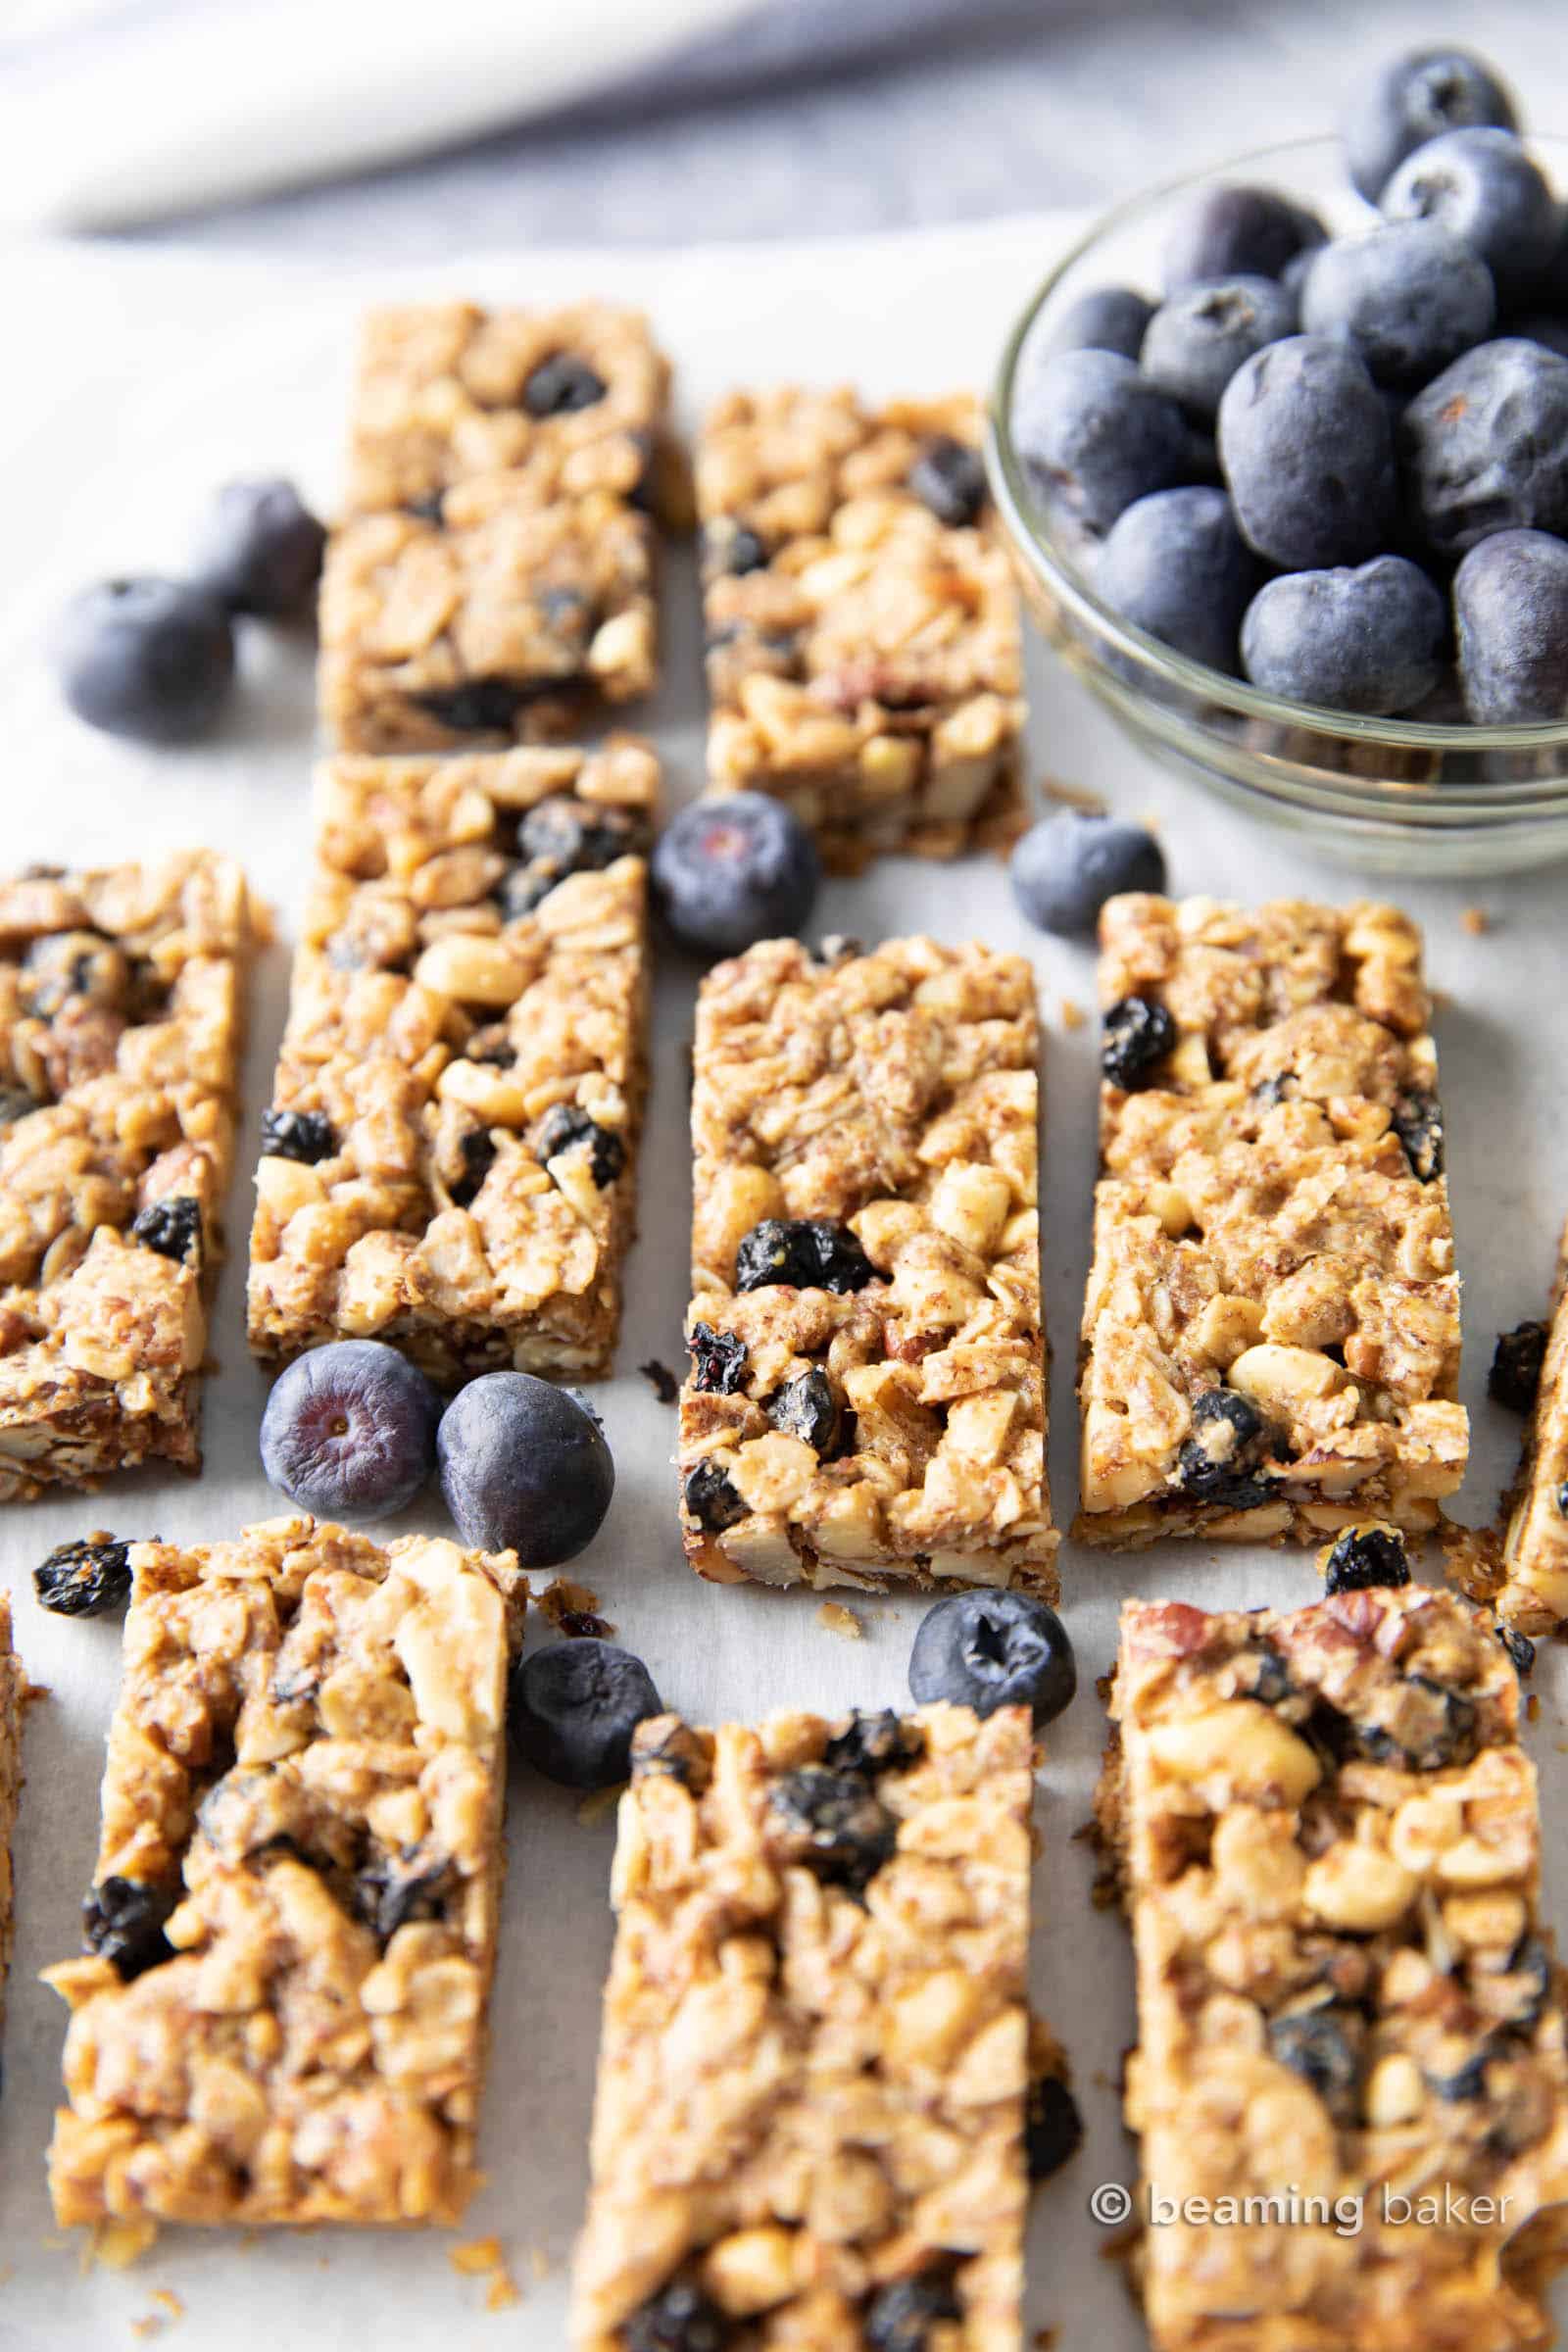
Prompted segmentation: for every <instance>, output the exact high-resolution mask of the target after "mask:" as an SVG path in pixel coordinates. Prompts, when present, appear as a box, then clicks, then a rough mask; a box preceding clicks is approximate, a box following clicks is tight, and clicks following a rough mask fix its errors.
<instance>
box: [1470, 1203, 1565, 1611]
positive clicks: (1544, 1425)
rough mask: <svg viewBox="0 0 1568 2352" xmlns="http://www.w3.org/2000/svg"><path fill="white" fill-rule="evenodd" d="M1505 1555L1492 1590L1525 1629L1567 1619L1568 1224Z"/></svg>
mask: <svg viewBox="0 0 1568 2352" xmlns="http://www.w3.org/2000/svg"><path fill="white" fill-rule="evenodd" d="M1505 1502H1506V1509H1507V1522H1506V1527H1505V1530H1504V1533H1503V1538H1502V1545H1501V1560H1500V1564H1499V1568H1498V1573H1497V1575H1496V1577H1495V1580H1489V1585H1488V1597H1489V1598H1490V1599H1491V1600H1492V1601H1493V1603H1494V1605H1495V1608H1496V1611H1497V1614H1498V1616H1499V1617H1502V1618H1505V1619H1506V1621H1507V1622H1508V1624H1510V1625H1512V1626H1516V1627H1517V1628H1518V1630H1519V1632H1520V1633H1522V1634H1547V1633H1552V1632H1554V1631H1555V1629H1556V1628H1557V1627H1558V1626H1559V1625H1561V1624H1562V1623H1563V1621H1564V1620H1565V1619H1568V1226H1565V1227H1564V1228H1563V1235H1562V1240H1561V1242H1560V1243H1559V1244H1558V1252H1557V1277H1556V1281H1555V1283H1554V1284H1553V1286H1552V1294H1551V1304H1550V1307H1549V1308H1548V1310H1547V1322H1546V1344H1545V1353H1544V1360H1543V1362H1542V1367H1541V1382H1540V1386H1539V1388H1538V1389H1537V1391H1536V1398H1535V1403H1534V1405H1533V1406H1532V1408H1531V1412H1530V1419H1529V1423H1528V1426H1527V1428H1526V1431H1525V1442H1524V1447H1523V1450H1522V1452H1521V1454H1520V1459H1519V1469H1518V1473H1517V1475H1516V1477H1515V1479H1514V1482H1513V1485H1512V1487H1511V1488H1510V1489H1509V1492H1508V1495H1507V1496H1506V1497H1505Z"/></svg>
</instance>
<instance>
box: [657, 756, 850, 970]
mask: <svg viewBox="0 0 1568 2352" xmlns="http://www.w3.org/2000/svg"><path fill="white" fill-rule="evenodd" d="M651 878H652V883H653V891H654V898H655V902H656V904H657V905H658V907H659V910H660V912H661V914H662V916H663V918H664V921H665V922H666V923H667V924H668V926H669V928H670V930H671V931H672V932H673V933H674V935H675V937H676V939H678V940H679V941H680V943H681V945H682V946H683V947H687V948H693V949H695V950H697V952H698V953H699V954H702V955H715V956H716V955H723V956H733V955H738V954H739V953H740V952H741V951H742V950H743V949H745V948H749V947H752V946H754V945H755V944H756V942H757V941H758V940H760V939H779V938H794V937H798V936H799V934H800V933H801V932H802V931H803V930H804V929H805V927H806V924H807V923H808V921H809V919H810V913H811V908H812V907H813V906H814V905H815V903H816V894H817V889H818V887H819V885H820V883H821V879H822V866H821V860H820V859H819V858H818V857H817V854H816V845H815V843H814V842H813V841H812V839H811V837H810V835H809V833H808V832H807V830H806V827H805V826H804V825H803V824H802V823H801V820H800V818H799V817H798V816H796V815H795V813H794V812H793V810H791V809H787V808H786V807H785V806H784V804H783V802H782V801H775V800H771V799H770V798H769V797H768V795H767V794H766V793H761V792H733V793H726V794H723V795H722V796H720V797H717V798H710V799H703V800H697V801H691V802H688V804H687V806H686V807H685V808H684V809H681V810H680V811H679V812H678V813H677V815H676V816H675V817H674V819H673V820H672V821H671V823H669V824H668V825H666V826H665V828H664V830H663V832H662V834H661V835H660V837H659V841H658V843H657V844H656V846H655V849H654V856H653V863H652V868H651Z"/></svg>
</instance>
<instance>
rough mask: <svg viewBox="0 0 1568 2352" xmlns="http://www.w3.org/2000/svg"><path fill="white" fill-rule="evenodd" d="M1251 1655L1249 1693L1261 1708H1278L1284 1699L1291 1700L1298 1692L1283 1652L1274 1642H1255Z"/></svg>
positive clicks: (1252, 1645)
mask: <svg viewBox="0 0 1568 2352" xmlns="http://www.w3.org/2000/svg"><path fill="white" fill-rule="evenodd" d="M1250 1655H1251V1657H1252V1660H1253V1669H1252V1687H1251V1690H1250V1691H1249V1692H1248V1694H1247V1695H1248V1696H1249V1697H1250V1698H1255V1699H1256V1700H1257V1702H1258V1704H1259V1705H1260V1706H1264V1707H1277V1706H1278V1705H1279V1703H1280V1701H1281V1700H1282V1699H1285V1698H1290V1697H1291V1696H1292V1695H1293V1693H1294V1692H1295V1690H1296V1684H1295V1683H1294V1682H1293V1681H1292V1679H1291V1670H1290V1666H1289V1665H1288V1663H1287V1662H1286V1659H1285V1656H1284V1654H1283V1652H1282V1651H1280V1650H1278V1649H1276V1648H1275V1646H1274V1644H1273V1642H1253V1643H1252V1644H1251V1650H1250Z"/></svg>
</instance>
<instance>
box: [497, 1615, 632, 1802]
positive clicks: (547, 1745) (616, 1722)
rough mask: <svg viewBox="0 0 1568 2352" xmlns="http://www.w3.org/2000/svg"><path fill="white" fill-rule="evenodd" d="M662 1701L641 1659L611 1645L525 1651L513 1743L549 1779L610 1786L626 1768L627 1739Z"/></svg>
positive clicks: (511, 1719)
mask: <svg viewBox="0 0 1568 2352" xmlns="http://www.w3.org/2000/svg"><path fill="white" fill-rule="evenodd" d="M662 1712H663V1705H662V1700H661V1698H660V1695H659V1692H658V1691H656V1690H655V1689H654V1682H653V1677H652V1675H651V1674H650V1673H649V1671H648V1669H647V1667H646V1666H645V1665H644V1664H643V1662H642V1660H641V1658H634V1657H633V1656H632V1655H631V1653H630V1651H629V1650H624V1649H617V1648H616V1646H615V1644H614V1642H596V1641H581V1642H555V1643H553V1644H552V1645H551V1647H550V1648H549V1649H534V1650H529V1651H527V1652H526V1654H525V1655H524V1656H523V1657H521V1658H520V1659H519V1660H518V1662H517V1665H516V1667H515V1670H514V1673H513V1677H512V1703H511V1706H510V1708H509V1710H508V1715H507V1721H508V1724H509V1726H510V1728H511V1732H512V1738H513V1741H514V1744H515V1746H516V1748H517V1749H518V1751H519V1753H520V1754H522V1755H524V1756H526V1757H527V1759H528V1761H529V1763H530V1764H532V1765H533V1767H534V1768H535V1770H536V1771H538V1772H542V1773H543V1774H544V1776H545V1778H546V1780H547V1781H559V1782H561V1783H562V1784H563V1785H564V1787H565V1788H567V1789H610V1788H613V1786H614V1784H615V1783H616V1782H617V1781H623V1780H625V1778H626V1776H627V1774H628V1773H629V1772H630V1770H631V1736H632V1734H633V1732H634V1731H635V1730H636V1729H637V1726H638V1725H639V1724H640V1723H645V1722H646V1721H647V1720H648V1718H649V1716H650V1715H660V1714H662Z"/></svg>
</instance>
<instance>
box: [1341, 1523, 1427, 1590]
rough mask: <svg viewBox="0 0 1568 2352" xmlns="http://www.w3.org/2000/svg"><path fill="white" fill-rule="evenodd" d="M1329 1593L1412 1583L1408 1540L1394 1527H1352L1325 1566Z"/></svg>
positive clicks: (1347, 1530) (1343, 1536)
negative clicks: (1406, 1553)
mask: <svg viewBox="0 0 1568 2352" xmlns="http://www.w3.org/2000/svg"><path fill="white" fill-rule="evenodd" d="M1323 1575H1324V1589H1325V1591H1326V1592H1329V1593H1366V1592H1369V1591H1370V1590H1371V1589H1372V1588H1373V1587H1374V1586H1398V1585H1407V1584H1408V1583H1409V1582H1410V1563H1409V1561H1408V1560H1407V1559H1406V1558H1405V1556H1404V1538H1403V1537H1402V1536H1401V1535H1400V1534H1399V1532H1398V1530H1397V1528H1393V1527H1348V1528H1347V1529H1346V1531H1345V1533H1344V1534H1343V1535H1342V1536H1339V1537H1336V1539H1335V1542H1334V1545H1333V1548H1332V1550H1331V1551H1330V1553H1329V1556H1328V1558H1327V1560H1326V1561H1325V1562H1324V1565H1323Z"/></svg>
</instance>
